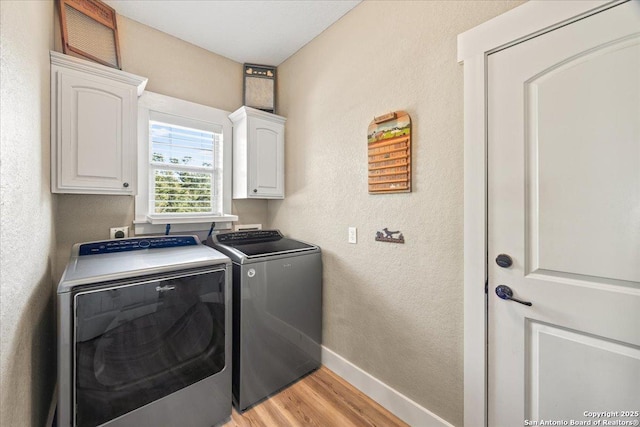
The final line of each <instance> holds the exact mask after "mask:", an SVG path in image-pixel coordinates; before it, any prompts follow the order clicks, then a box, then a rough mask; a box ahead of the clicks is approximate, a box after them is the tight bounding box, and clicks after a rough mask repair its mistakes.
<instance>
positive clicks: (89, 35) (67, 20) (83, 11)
mask: <svg viewBox="0 0 640 427" xmlns="http://www.w3.org/2000/svg"><path fill="white" fill-rule="evenodd" d="M58 5H59V11H60V28H61V32H62V48H63V52H64V53H66V54H71V55H74V56H80V57H82V58H86V59H89V60H92V61H95V62H99V63H100V64H103V65H108V66H109V67H113V68H118V69H120V68H122V67H121V65H120V50H119V47H118V27H117V24H116V11H115V10H114V9H112V8H111V7H109V6H107V5H106V4H104V3H102V2H101V1H99V0H58Z"/></svg>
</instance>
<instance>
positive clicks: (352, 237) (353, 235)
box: [349, 227, 358, 243]
mask: <svg viewBox="0 0 640 427" xmlns="http://www.w3.org/2000/svg"><path fill="white" fill-rule="evenodd" d="M349 243H358V233H357V229H356V228H355V227H349Z"/></svg>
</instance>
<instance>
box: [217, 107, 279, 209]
mask: <svg viewBox="0 0 640 427" xmlns="http://www.w3.org/2000/svg"><path fill="white" fill-rule="evenodd" d="M229 118H230V119H231V121H232V122H233V198H234V199H247V198H249V199H284V123H285V121H286V119H285V118H284V117H281V116H277V115H275V114H271V113H266V112H264V111H260V110H256V109H254V108H250V107H241V108H239V109H238V110H236V111H234V112H233V113H231V114H230V115H229Z"/></svg>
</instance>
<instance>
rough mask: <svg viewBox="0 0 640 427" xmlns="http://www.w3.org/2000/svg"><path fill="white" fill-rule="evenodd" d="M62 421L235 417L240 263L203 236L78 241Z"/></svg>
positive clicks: (64, 324) (67, 300)
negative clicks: (234, 298)
mask: <svg viewBox="0 0 640 427" xmlns="http://www.w3.org/2000/svg"><path fill="white" fill-rule="evenodd" d="M57 299H58V409H57V420H58V426H59V427H70V426H79V427H80V426H81V427H92V426H109V427H125V426H126V427H130V426H136V427H157V426H166V427H171V426H180V427H185V426H189V427H210V426H213V425H216V424H218V423H221V422H222V421H225V420H226V419H228V418H229V416H230V415H231V262H230V260H229V258H228V257H226V256H225V255H223V254H221V253H219V252H217V251H215V250H213V249H211V248H210V247H208V246H205V245H203V244H202V243H201V242H200V241H199V240H198V238H197V237H196V236H160V237H148V238H130V239H119V240H108V241H100V242H88V243H81V244H76V245H74V246H73V249H72V254H71V258H70V260H69V263H68V265H67V267H66V270H65V272H64V274H63V276H62V279H61V280H60V283H59V285H58V298H57Z"/></svg>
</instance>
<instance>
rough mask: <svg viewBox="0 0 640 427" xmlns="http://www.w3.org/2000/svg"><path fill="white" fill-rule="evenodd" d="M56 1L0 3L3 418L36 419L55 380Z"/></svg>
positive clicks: (28, 422)
mask: <svg viewBox="0 0 640 427" xmlns="http://www.w3.org/2000/svg"><path fill="white" fill-rule="evenodd" d="M53 10H54V4H53V2H42V1H4V0H3V1H1V2H0V52H1V55H2V63H1V64H2V65H1V68H0V75H1V76H0V125H1V130H0V138H1V148H0V187H1V188H0V218H1V219H0V241H1V244H0V425H2V426H7V427H9V426H41V425H44V424H45V422H46V419H47V415H48V411H49V407H50V403H51V400H52V395H53V388H54V384H55V330H54V327H55V326H54V325H55V317H54V312H53V286H52V282H51V268H50V265H51V262H50V257H51V254H52V251H53V241H54V231H53V227H52V217H53V206H52V197H51V194H50V192H49V144H50V143H49V131H50V129H49V123H50V119H49V115H50V108H49V50H50V49H51V48H52V45H53Z"/></svg>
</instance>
